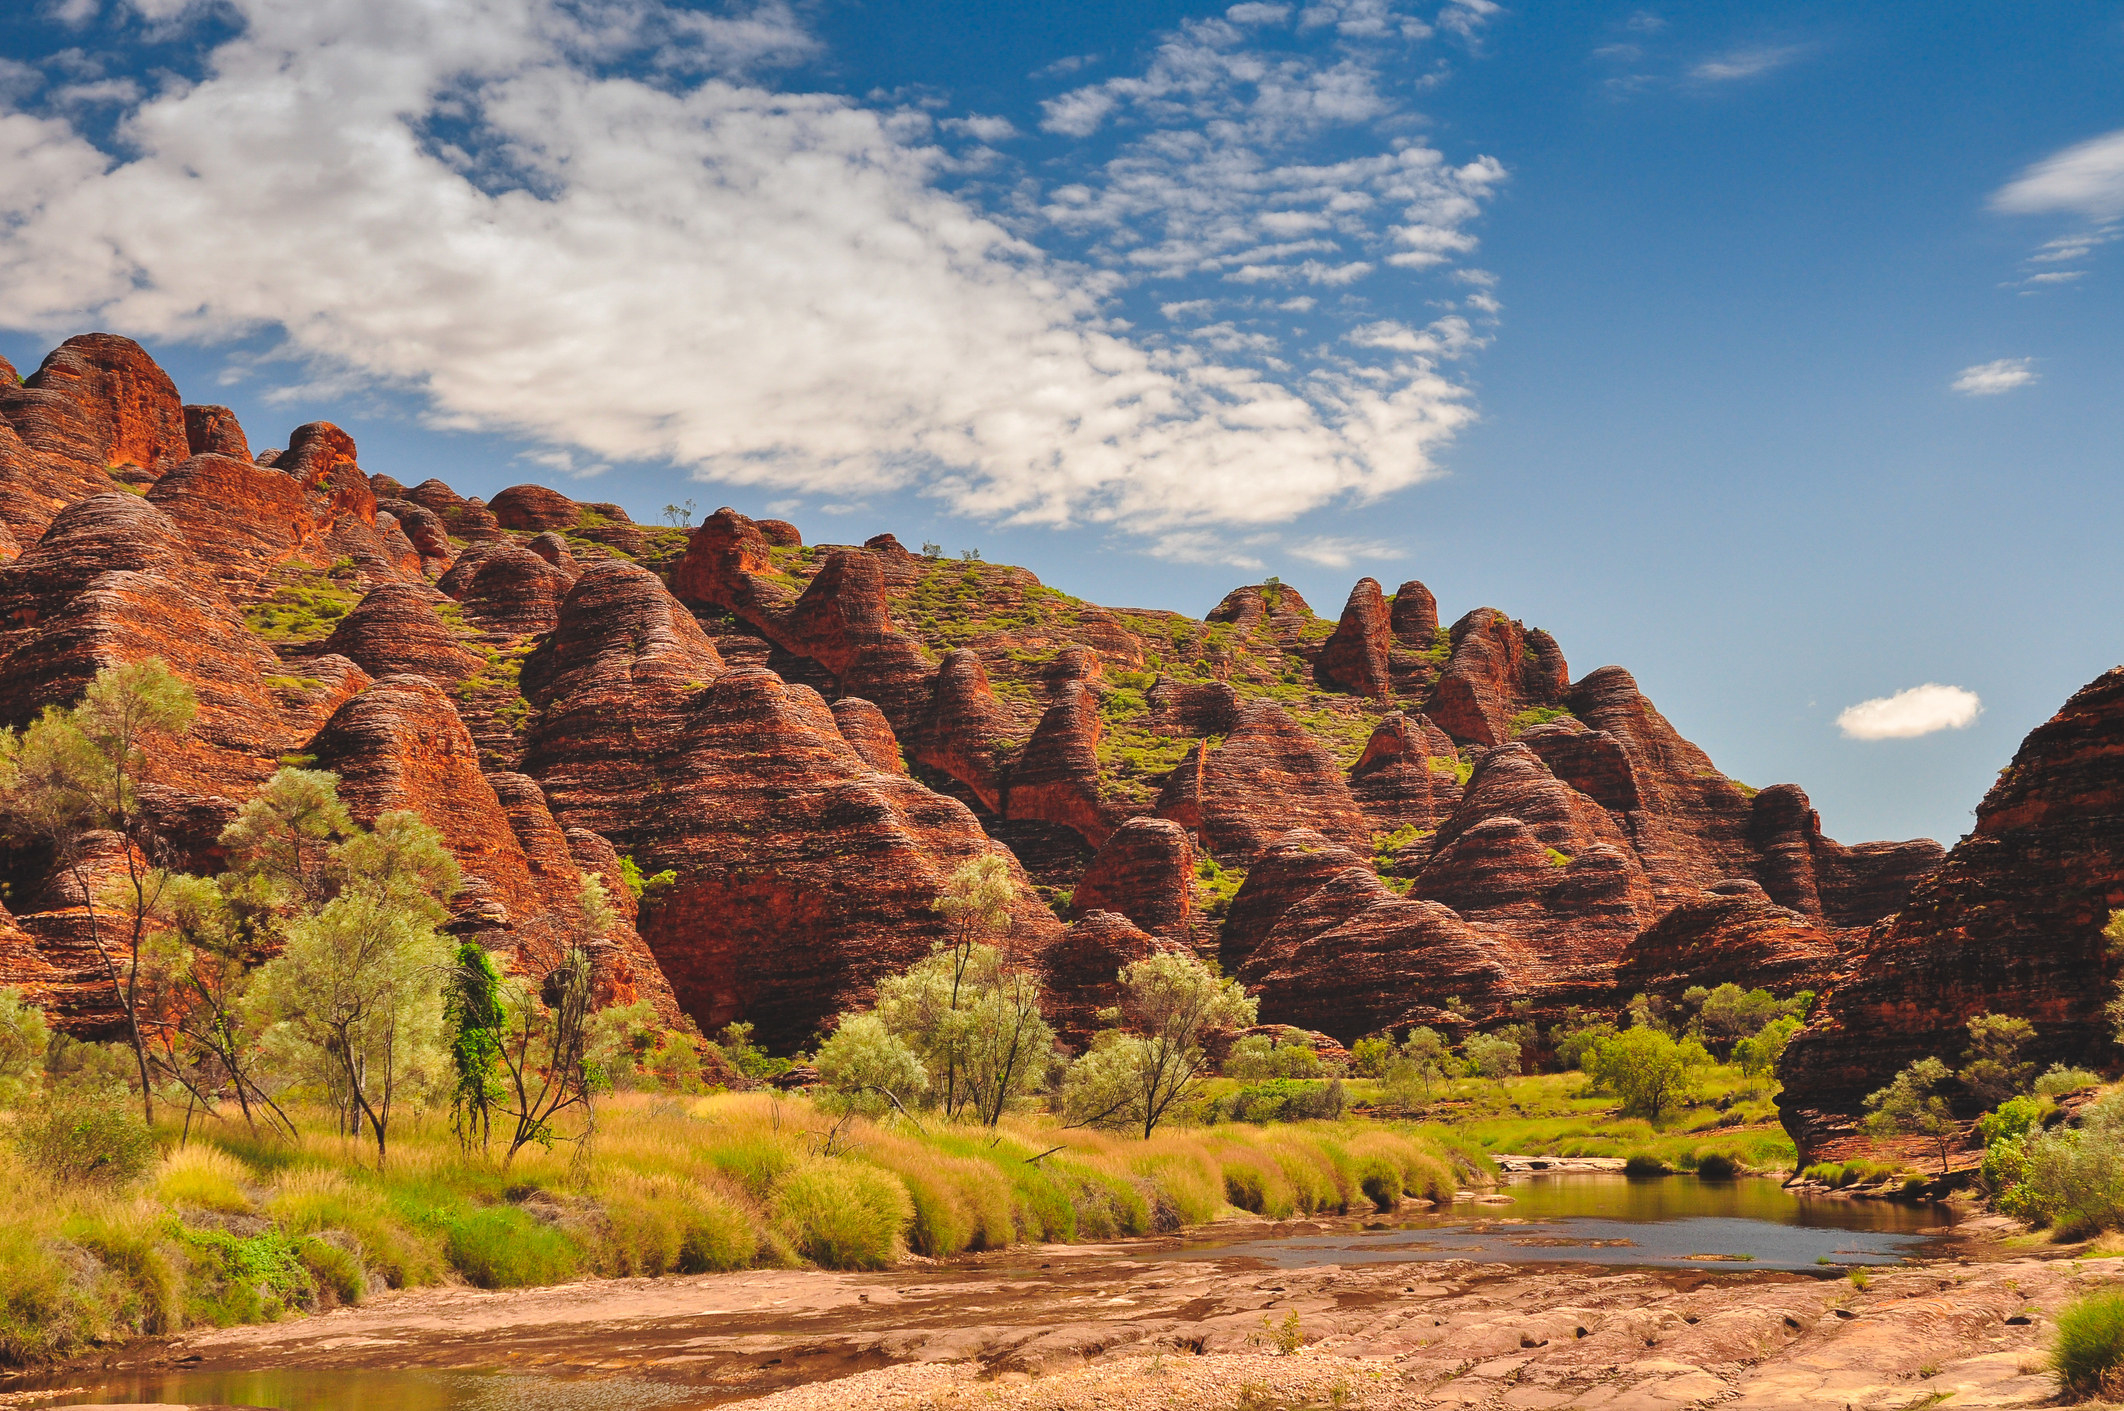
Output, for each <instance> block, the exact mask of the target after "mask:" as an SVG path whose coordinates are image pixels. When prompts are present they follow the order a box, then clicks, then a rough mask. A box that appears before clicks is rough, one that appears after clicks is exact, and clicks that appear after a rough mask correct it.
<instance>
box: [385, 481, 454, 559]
mask: <svg viewBox="0 0 2124 1411" xmlns="http://www.w3.org/2000/svg"><path fill="white" fill-rule="evenodd" d="M373 480H374V477H372V483H373ZM376 512H377V513H378V514H388V515H390V516H391V517H392V518H393V519H395V520H396V521H398V528H399V532H400V533H402V534H404V535H405V536H406V542H408V543H410V544H411V545H412V546H413V549H414V551H415V552H416V553H418V554H419V555H420V567H421V572H422V573H424V574H427V575H429V576H431V577H433V576H437V575H440V574H441V573H442V572H443V571H444V570H446V569H447V568H449V566H450V559H451V557H452V556H453V555H454V554H455V553H456V552H457V550H456V549H455V547H453V546H452V545H451V543H450V530H449V527H448V526H447V525H445V524H444V523H443V522H442V516H441V515H439V514H437V513H436V512H435V511H434V510H431V509H429V508H428V507H427V506H426V505H418V504H415V503H414V502H413V501H411V500H407V499H401V498H379V499H378V500H377V501H376Z"/></svg>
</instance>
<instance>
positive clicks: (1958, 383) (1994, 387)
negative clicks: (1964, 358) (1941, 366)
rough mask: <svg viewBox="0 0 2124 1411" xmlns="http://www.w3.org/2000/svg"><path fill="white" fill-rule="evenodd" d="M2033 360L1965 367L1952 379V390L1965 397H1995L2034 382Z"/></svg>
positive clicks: (2023, 359)
mask: <svg viewBox="0 0 2124 1411" xmlns="http://www.w3.org/2000/svg"><path fill="white" fill-rule="evenodd" d="M2034 363H2035V359H2034V358H2000V359H1998V360H1997V361H1995V362H1988V363H1978V364H1977V365H1976V366H1975V367H1965V368H1963V369H1962V371H1961V374H1960V375H1959V376H1958V377H1956V378H1955V379H1954V390H1955V391H1957V392H1959V393H1961V394H1962V395H1963V396H1965V397H1996V396H1997V395H1998V394H1999V393H2001V392H2011V391H2012V390H2013V389H2014V388H2016V387H2026V386H2027V385H2028V384H2029V383H2031V382H2033V381H2035V380H2036V371H2035V367H2034Z"/></svg>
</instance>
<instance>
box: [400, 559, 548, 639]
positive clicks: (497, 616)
mask: <svg viewBox="0 0 2124 1411" xmlns="http://www.w3.org/2000/svg"><path fill="white" fill-rule="evenodd" d="M575 576H576V575H575V573H574V571H573V570H571V569H569V568H563V567H561V566H560V565H558V564H556V563H550V562H548V561H547V560H546V559H544V558H541V557H540V556H539V555H537V554H535V553H533V552H531V551H530V550H529V549H527V548H525V547H524V546H523V545H521V544H519V543H517V542H516V541H515V540H513V539H499V540H495V541H492V542H489V543H484V544H474V545H472V546H470V547H469V548H467V549H466V550H465V551H464V552H463V553H461V554H459V555H458V556H457V561H456V562H455V563H453V564H452V565H451V566H450V571H449V572H448V573H445V574H444V575H443V576H442V578H441V579H440V580H439V581H438V582H437V583H436V585H435V586H436V587H438V588H440V589H441V590H442V591H443V592H444V593H446V594H448V595H449V596H450V597H452V598H455V599H456V600H457V601H458V602H459V603H460V604H461V605H462V606H463V607H464V610H465V616H467V617H469V618H471V619H472V620H473V621H474V622H476V623H478V624H479V625H480V626H481V627H484V628H486V629H487V630H489V631H491V632H500V633H504V634H506V635H508V636H512V637H514V636H521V635H524V634H527V633H534V632H550V631H552V630H553V627H554V624H555V623H557V622H559V621H560V605H561V602H562V600H563V599H565V598H566V597H567V596H568V590H569V589H570V588H572V587H574V586H575Z"/></svg>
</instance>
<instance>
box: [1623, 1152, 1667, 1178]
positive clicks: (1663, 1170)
mask: <svg viewBox="0 0 2124 1411" xmlns="http://www.w3.org/2000/svg"><path fill="white" fill-rule="evenodd" d="M1623 1174H1624V1175H1625V1176H1664V1175H1666V1174H1667V1163H1666V1162H1664V1161H1662V1160H1660V1159H1659V1158H1658V1157H1656V1156H1654V1155H1652V1154H1651V1153H1650V1152H1646V1151H1635V1152H1632V1153H1630V1155H1629V1157H1628V1159H1626V1160H1625V1161H1624V1162H1623Z"/></svg>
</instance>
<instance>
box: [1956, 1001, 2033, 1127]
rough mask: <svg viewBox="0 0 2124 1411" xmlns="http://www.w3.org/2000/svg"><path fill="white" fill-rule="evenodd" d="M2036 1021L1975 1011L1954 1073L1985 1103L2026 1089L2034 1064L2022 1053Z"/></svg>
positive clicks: (1992, 1105)
mask: <svg viewBox="0 0 2124 1411" xmlns="http://www.w3.org/2000/svg"><path fill="white" fill-rule="evenodd" d="M2034 1040H2035V1025H2033V1024H2031V1023H2029V1022H2028V1021H2027V1020H2026V1019H2022V1018H2020V1017H2019V1016H2017V1015H2011V1014H1978V1015H1975V1016H1973V1017H1972V1018H1971V1019H1970V1021H1969V1048H1968V1051H1967V1052H1965V1053H1964V1054H1963V1055H1962V1067H1961V1069H1960V1070H1959V1071H1958V1072H1957V1073H1956V1074H1955V1077H1957V1078H1960V1079H1961V1080H1962V1086H1963V1087H1965V1088H1967V1089H1969V1091H1970V1093H1971V1094H1972V1095H1973V1096H1974V1097H1975V1098H1976V1099H1977V1100H1978V1101H1979V1102H1981V1103H1983V1104H1984V1106H1986V1107H1996V1106H1998V1105H1999V1104H2000V1103H2002V1102H2004V1101H2005V1100H2006V1099H2008V1098H2010V1097H2013V1096H2014V1095H2015V1094H2017V1093H2025V1092H2027V1091H2028V1085H2029V1083H2031V1082H2032V1081H2034V1078H2035V1071H2036V1066H2035V1064H2033V1063H2031V1062H2029V1061H2027V1060H2026V1059H2024V1058H2022V1057H2021V1050H2023V1049H2024V1048H2026V1047H2027V1046H2028V1045H2029V1044H2030V1043H2032V1042H2034Z"/></svg>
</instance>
